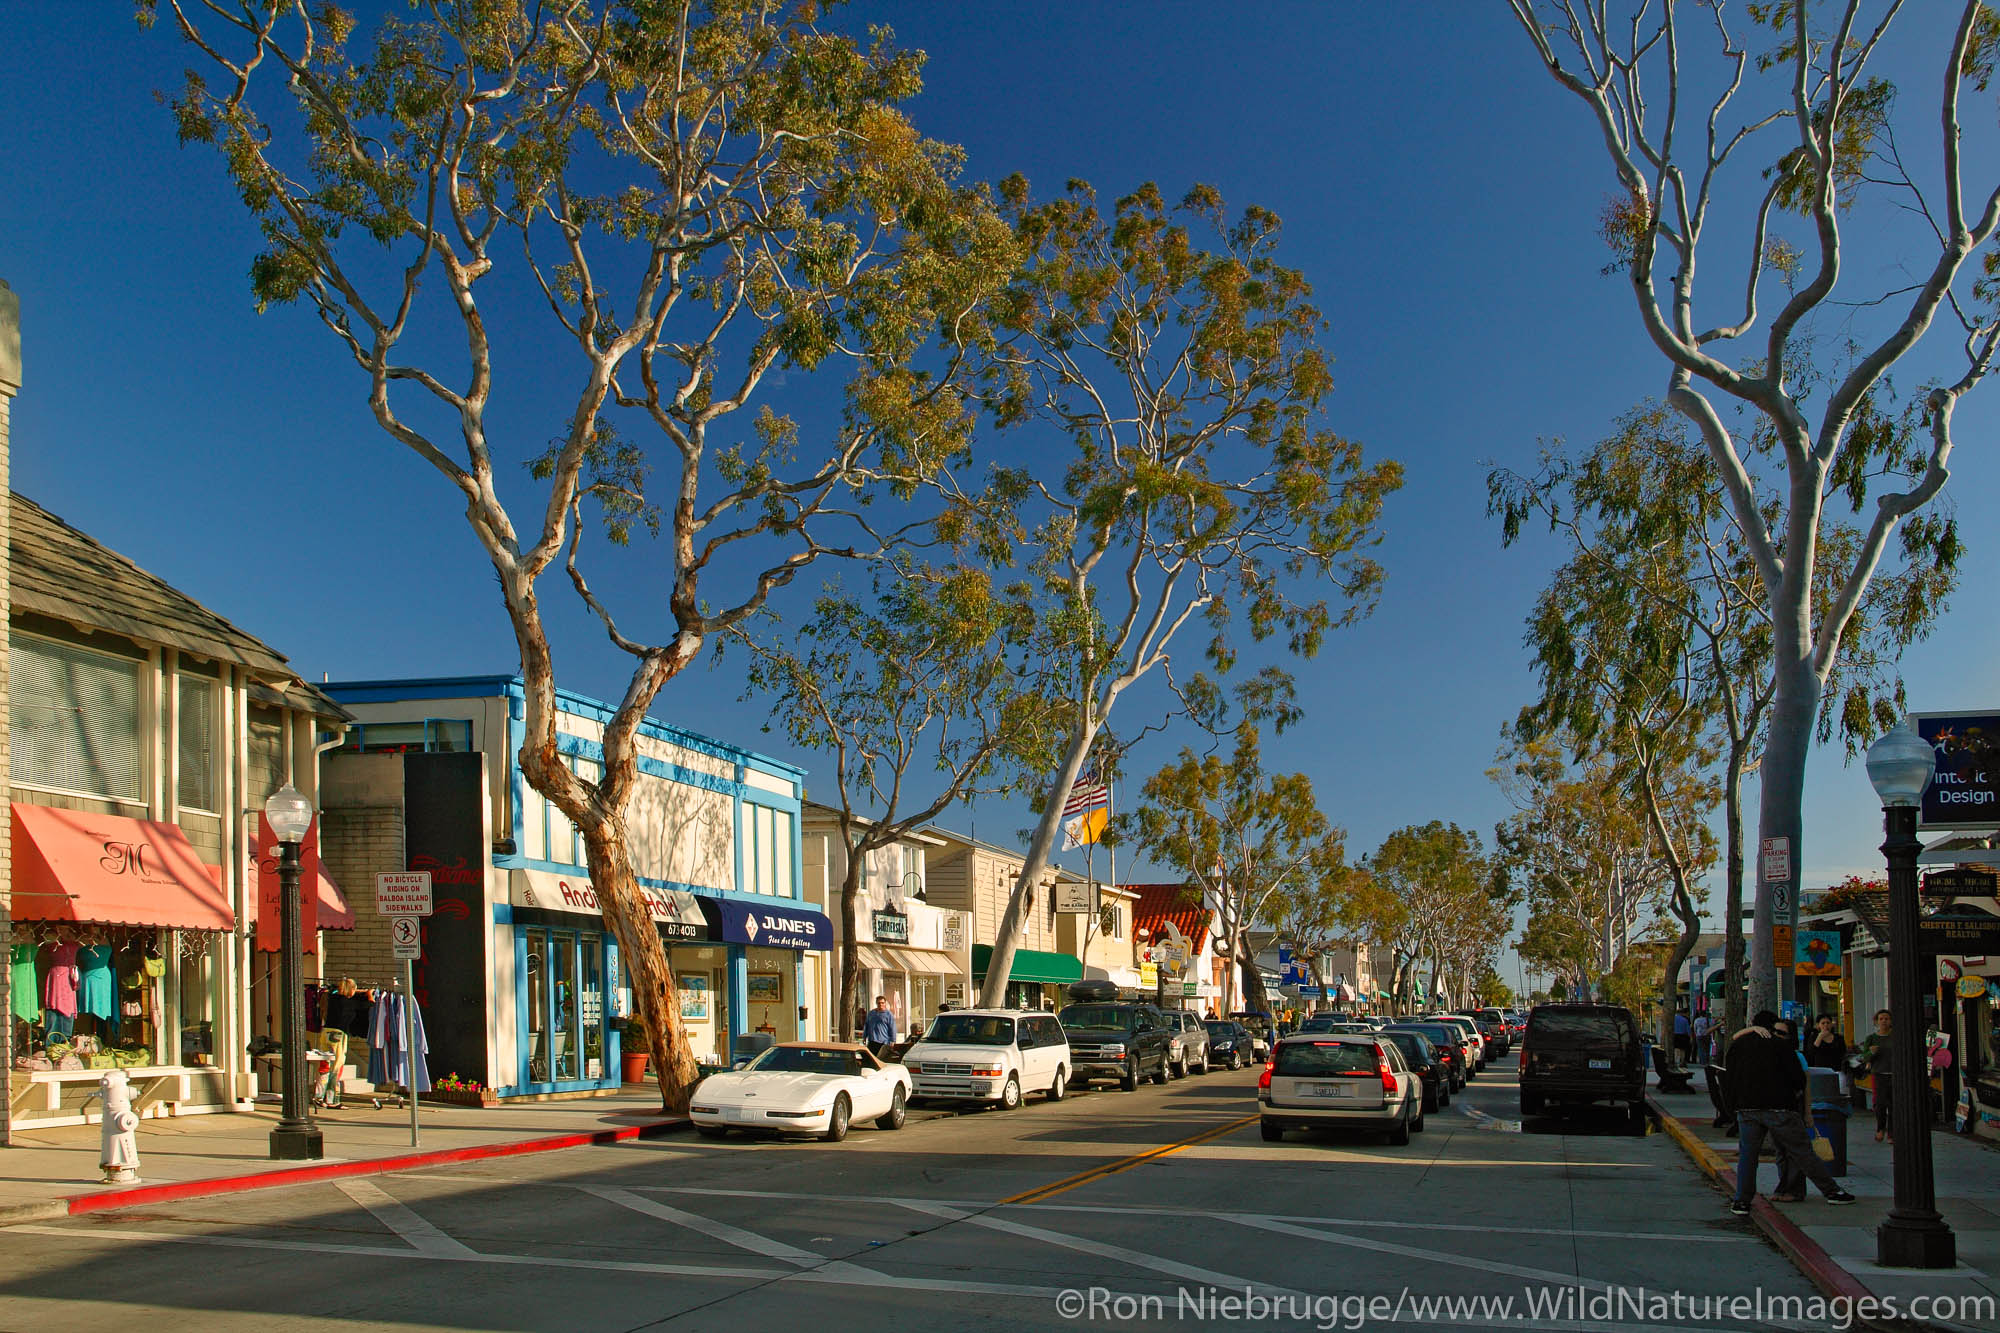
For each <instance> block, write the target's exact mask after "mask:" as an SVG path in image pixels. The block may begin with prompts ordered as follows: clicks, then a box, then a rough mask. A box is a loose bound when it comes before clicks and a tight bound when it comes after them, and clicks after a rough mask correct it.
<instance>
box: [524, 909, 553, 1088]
mask: <svg viewBox="0 0 2000 1333" xmlns="http://www.w3.org/2000/svg"><path fill="white" fill-rule="evenodd" d="M527 936H528V948H527V954H528V957H527V964H528V969H527V970H528V981H527V986H528V1082H530V1083H547V1082H548V1081H549V936H548V932H547V931H545V930H530V931H528V932H527Z"/></svg>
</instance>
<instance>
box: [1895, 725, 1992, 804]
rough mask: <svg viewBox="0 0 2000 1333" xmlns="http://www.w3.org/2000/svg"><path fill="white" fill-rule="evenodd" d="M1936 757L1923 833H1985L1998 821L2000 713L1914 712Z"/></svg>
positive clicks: (1920, 731)
mask: <svg viewBox="0 0 2000 1333" xmlns="http://www.w3.org/2000/svg"><path fill="white" fill-rule="evenodd" d="M1910 721H1911V722H1912V723H1914V724H1915V725H1916V728H1917V734H1918V735H1919V736H1922V737H1923V738H1924V739H1925V740H1927V741H1929V742H1930V743H1931V748H1932V749H1933V750H1934V751H1936V752H1937V769H1936V771H1935V772H1933V773H1932V774H1931V785H1930V786H1929V787H1927V788H1925V790H1924V800H1923V806H1922V808H1921V810H1920V811H1919V813H1918V815H1917V822H1918V824H1919V825H1920V826H1922V827H1924V828H1984V829H1990V828H1992V827H1993V825H1994V824H1995V823H1996V822H2000V712H1995V713H1912V714H1911V715H1910Z"/></svg>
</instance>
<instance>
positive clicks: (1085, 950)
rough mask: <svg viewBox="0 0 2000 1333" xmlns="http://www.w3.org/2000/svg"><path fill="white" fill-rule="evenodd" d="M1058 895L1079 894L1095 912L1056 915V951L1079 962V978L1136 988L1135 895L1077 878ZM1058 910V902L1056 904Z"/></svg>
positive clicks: (1059, 913)
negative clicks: (1081, 968)
mask: <svg viewBox="0 0 2000 1333" xmlns="http://www.w3.org/2000/svg"><path fill="white" fill-rule="evenodd" d="M1062 892H1063V893H1064V894H1069V893H1081V894H1083V895H1085V896H1084V898H1083V901H1085V902H1089V903H1094V904H1095V907H1096V910H1095V911H1088V912H1066V911H1061V910H1058V911H1057V913H1056V952H1058V953H1064V954H1068V955H1069V956H1070V957H1072V958H1076V959H1079V960H1081V962H1082V963H1083V975H1084V976H1086V977H1088V978H1090V979H1091V980H1093V981H1109V982H1111V983H1113V984H1114V985H1116V986H1118V987H1120V988H1122V989H1136V988H1137V987H1138V985H1139V962H1140V958H1139V952H1140V945H1139V940H1138V931H1137V929H1136V923H1137V920H1138V912H1139V895H1138V893H1137V892H1136V891H1135V890H1133V889H1129V888H1122V887H1120V886H1119V885H1116V884H1105V883H1102V882H1092V883H1086V882H1084V881H1082V880H1081V879H1078V880H1076V881H1075V883H1074V885H1073V887H1067V886H1066V887H1065V888H1064V889H1063V890H1062ZM1057 906H1058V908H1059V909H1060V908H1061V907H1062V906H1063V903H1062V902H1061V901H1059V902H1058V904H1057Z"/></svg>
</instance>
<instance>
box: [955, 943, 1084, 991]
mask: <svg viewBox="0 0 2000 1333" xmlns="http://www.w3.org/2000/svg"><path fill="white" fill-rule="evenodd" d="M992 957H993V946H992V945H990V944H975V945H973V946H972V975H973V976H975V977H984V976H985V975H986V964H987V963H988V962H989V961H991V959H992ZM1007 980H1009V981H1028V982H1039V983H1041V984H1042V985H1045V986H1067V985H1069V983H1070V982H1072V981H1081V980H1083V964H1082V963H1080V962H1078V961H1077V960H1076V959H1074V958H1071V957H1070V956H1069V955H1068V954H1066V953H1045V952H1043V951H1042V950H1040V949H1016V950H1015V951H1014V965H1013V967H1011V968H1009V969H1008V971H1007Z"/></svg>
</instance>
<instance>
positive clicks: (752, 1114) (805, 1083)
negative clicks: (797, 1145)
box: [688, 1041, 910, 1143]
mask: <svg viewBox="0 0 2000 1333" xmlns="http://www.w3.org/2000/svg"><path fill="white" fill-rule="evenodd" d="M909 1102H910V1073H909V1070H908V1069H906V1068H905V1067H904V1066H902V1065H885V1064H883V1063H882V1062H881V1061H880V1060H877V1059H876V1058H875V1057H874V1056H873V1055H872V1054H870V1053H869V1051H868V1048H867V1047H865V1046H851V1045H848V1044H846V1043H842V1042H805V1041H788V1042H785V1043H783V1044H781V1045H777V1046H772V1047H770V1048H768V1049H767V1050H765V1051H763V1052H761V1053H759V1054H758V1056H757V1057H756V1058H755V1059H754V1060H751V1061H750V1062H749V1063H748V1064H747V1065H745V1066H744V1067H743V1068H741V1069H737V1070H732V1071H730V1072H729V1073H725V1074H711V1075H709V1076H708V1077H707V1078H705V1079H703V1080H702V1081H701V1083H700V1084H699V1085H698V1086H697V1087H696V1088H695V1094H694V1104H693V1105H691V1106H690V1107H688V1119H690V1120H692V1121H693V1122H694V1127H695V1131H696V1132H697V1133H699V1134H701V1135H702V1136H703V1137H704V1138H711V1139H719V1138H721V1137H722V1136H723V1135H725V1134H727V1133H728V1132H729V1131H730V1130H732V1129H743V1130H759V1131H763V1132H767V1133H779V1134H817V1135H819V1136H820V1137H821V1138H824V1139H826V1140H827V1141H828V1142H830V1143H838V1142H840V1141H841V1140H842V1139H844V1138H846V1137H847V1129H848V1126H849V1125H851V1124H853V1123H854V1122H855V1121H856V1120H873V1121H874V1122H875V1123H876V1125H877V1126H879V1127H880V1128H882V1129H901V1128H902V1127H903V1120H904V1116H905V1108H907V1107H908V1105H909Z"/></svg>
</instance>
